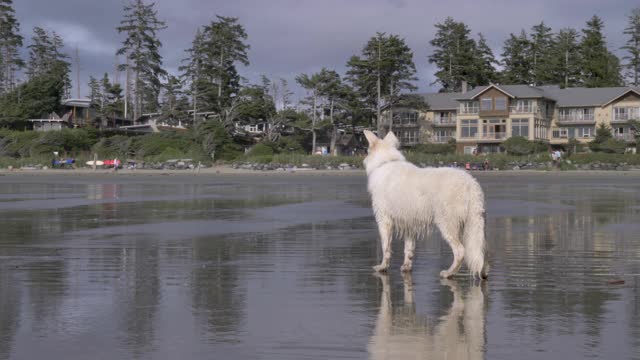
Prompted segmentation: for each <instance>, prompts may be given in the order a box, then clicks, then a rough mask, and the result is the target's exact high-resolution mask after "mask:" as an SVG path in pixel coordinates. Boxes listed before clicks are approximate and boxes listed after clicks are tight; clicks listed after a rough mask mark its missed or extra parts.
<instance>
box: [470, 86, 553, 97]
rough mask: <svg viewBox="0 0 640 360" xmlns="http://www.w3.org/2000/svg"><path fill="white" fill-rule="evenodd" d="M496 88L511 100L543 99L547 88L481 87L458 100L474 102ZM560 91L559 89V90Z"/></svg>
mask: <svg viewBox="0 0 640 360" xmlns="http://www.w3.org/2000/svg"><path fill="white" fill-rule="evenodd" d="M491 88H494V89H497V90H498V91H500V92H503V93H504V94H506V95H507V96H509V97H511V98H543V97H546V96H545V90H544V89H545V87H540V88H538V87H534V86H529V85H496V84H491V85H488V86H479V87H477V88H475V89H473V90H471V91H469V92H467V93H465V94H462V96H460V97H458V100H474V99H475V98H477V97H478V96H479V95H480V94H482V93H484V92H485V91H487V90H489V89H491ZM558 89H559V88H558Z"/></svg>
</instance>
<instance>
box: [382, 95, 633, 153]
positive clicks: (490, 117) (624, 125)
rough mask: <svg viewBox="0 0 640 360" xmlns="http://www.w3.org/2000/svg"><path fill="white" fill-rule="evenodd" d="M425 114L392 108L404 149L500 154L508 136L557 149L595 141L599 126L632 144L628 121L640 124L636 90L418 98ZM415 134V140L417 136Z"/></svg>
mask: <svg viewBox="0 0 640 360" xmlns="http://www.w3.org/2000/svg"><path fill="white" fill-rule="evenodd" d="M422 96H423V97H424V99H425V101H426V103H427V104H428V105H429V109H428V110H426V111H422V112H419V111H417V110H412V109H394V112H393V119H394V120H393V125H392V130H393V131H394V132H395V133H396V135H398V138H399V139H400V140H401V143H402V145H403V146H411V145H415V144H417V143H427V142H428V143H446V142H448V141H450V140H451V139H455V141H456V150H457V151H458V152H460V153H472V152H474V151H477V152H479V153H488V152H501V151H503V147H502V143H503V142H504V141H505V140H506V139H508V138H510V137H512V136H523V137H525V138H527V139H529V140H539V141H544V142H547V143H549V146H550V147H561V146H563V145H564V144H567V143H568V141H569V139H572V138H573V139H576V140H578V141H579V142H583V143H587V142H590V141H592V140H593V137H594V136H595V131H596V127H597V126H598V124H601V123H602V124H605V125H606V126H609V127H611V128H612V129H613V135H614V137H616V138H619V139H622V140H625V141H627V142H628V143H630V144H631V143H633V142H634V141H635V137H634V134H633V133H632V131H631V128H630V127H629V123H628V122H629V121H630V120H639V121H640V89H639V88H632V87H612V88H565V89H561V88H560V87H559V86H555V85H550V86H537V87H535V86H530V85H496V84H491V85H488V86H482V87H477V88H475V89H473V90H471V91H468V92H463V93H432V94H422ZM416 132H417V133H418V138H417V141H416V137H415V134H416Z"/></svg>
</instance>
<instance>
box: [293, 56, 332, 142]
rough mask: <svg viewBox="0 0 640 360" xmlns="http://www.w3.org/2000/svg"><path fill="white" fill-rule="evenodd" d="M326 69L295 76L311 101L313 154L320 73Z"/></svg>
mask: <svg viewBox="0 0 640 360" xmlns="http://www.w3.org/2000/svg"><path fill="white" fill-rule="evenodd" d="M323 71H326V69H325V68H322V70H320V73H316V74H312V75H311V76H309V75H307V74H301V75H298V76H296V82H297V83H298V84H299V85H300V86H302V88H303V89H305V90H306V91H307V94H308V100H309V102H310V103H311V136H312V140H311V153H312V154H313V153H314V152H315V151H316V124H317V122H318V121H317V118H318V106H319V102H320V97H321V96H322V94H321V92H322V75H321V73H322V72H323Z"/></svg>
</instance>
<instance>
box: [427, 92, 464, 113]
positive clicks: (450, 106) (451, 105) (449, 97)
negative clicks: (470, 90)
mask: <svg viewBox="0 0 640 360" xmlns="http://www.w3.org/2000/svg"><path fill="white" fill-rule="evenodd" d="M461 95H462V93H432V94H420V96H422V97H423V98H424V101H425V102H426V103H427V104H429V110H436V111H437V110H456V109H457V108H458V102H457V101H456V99H457V98H458V97H460V96H461Z"/></svg>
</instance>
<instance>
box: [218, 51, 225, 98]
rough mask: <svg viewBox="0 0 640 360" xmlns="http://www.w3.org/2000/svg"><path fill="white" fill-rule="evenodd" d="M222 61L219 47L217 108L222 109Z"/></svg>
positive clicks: (222, 57) (221, 52) (222, 55)
mask: <svg viewBox="0 0 640 360" xmlns="http://www.w3.org/2000/svg"><path fill="white" fill-rule="evenodd" d="M223 61H224V49H223V48H222V47H220V71H219V72H218V108H219V109H220V110H221V109H222V71H223V70H224V66H223V65H222V62H223Z"/></svg>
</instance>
